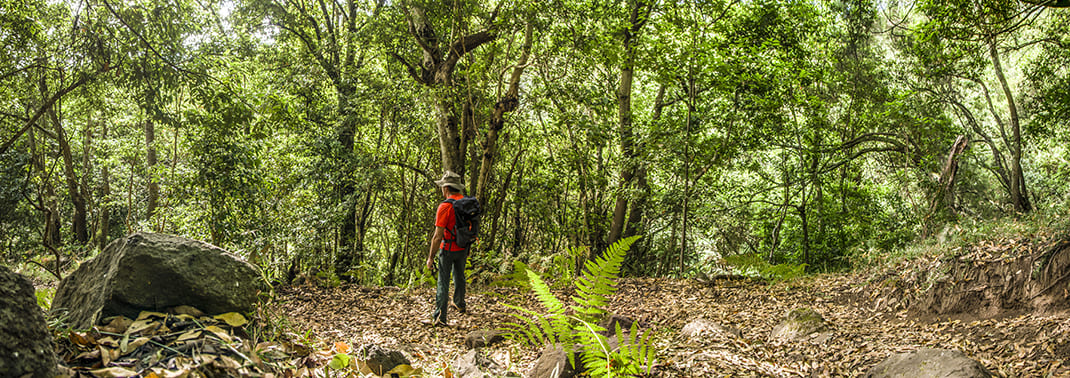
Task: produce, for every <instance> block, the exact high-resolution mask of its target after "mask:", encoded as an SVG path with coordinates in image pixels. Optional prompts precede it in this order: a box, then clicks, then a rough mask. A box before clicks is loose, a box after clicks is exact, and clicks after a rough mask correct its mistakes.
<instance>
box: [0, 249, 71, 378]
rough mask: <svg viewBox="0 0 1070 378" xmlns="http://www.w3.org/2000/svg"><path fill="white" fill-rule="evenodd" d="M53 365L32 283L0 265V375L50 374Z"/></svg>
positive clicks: (50, 341)
mask: <svg viewBox="0 0 1070 378" xmlns="http://www.w3.org/2000/svg"><path fill="white" fill-rule="evenodd" d="M57 366H58V365H57V360H56V352H55V350H53V349H52V336H51V335H50V334H49V333H48V327H46V326H45V316H44V313H43V312H42V311H41V307H39V306H37V297H36V296H35V295H34V291H33V285H32V284H30V281H28V280H27V279H26V278H25V277H23V276H21V275H19V274H17V273H14V272H12V271H11V270H10V269H8V268H7V267H4V266H2V265H0V376H2V377H23V376H30V377H52V376H55V375H56V374H58V371H57V369H56V367H57Z"/></svg>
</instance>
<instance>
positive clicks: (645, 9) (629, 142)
mask: <svg viewBox="0 0 1070 378" xmlns="http://www.w3.org/2000/svg"><path fill="white" fill-rule="evenodd" d="M652 7H653V3H652V2H651V3H649V4H648V3H646V2H644V1H643V0H636V1H635V2H634V3H632V8H631V12H630V16H629V18H628V21H629V25H630V27H629V28H628V29H627V30H626V31H625V32H624V56H623V62H622V63H621V73H620V86H619V87H618V88H617V113H618V116H619V127H620V149H621V157H622V160H623V161H624V164H623V167H622V168H621V172H620V193H618V194H617V195H618V196H617V201H616V204H615V205H614V206H613V221H612V223H610V227H609V243H610V244H612V243H615V242H617V240H618V239H620V237H621V234H622V233H623V231H624V223H625V221H626V215H627V211H628V200H629V198H630V193H629V188H630V187H631V186H632V179H633V178H634V177H635V174H636V169H637V161H636V160H638V154H637V153H636V151H635V144H636V143H635V132H634V130H633V129H632V81H633V79H634V77H635V58H636V55H637V48H638V45H639V41H638V40H639V32H640V31H641V30H642V28H643V25H645V24H646V21H647V19H648V17H649V15H650V11H651V10H652V9H651V8H652Z"/></svg>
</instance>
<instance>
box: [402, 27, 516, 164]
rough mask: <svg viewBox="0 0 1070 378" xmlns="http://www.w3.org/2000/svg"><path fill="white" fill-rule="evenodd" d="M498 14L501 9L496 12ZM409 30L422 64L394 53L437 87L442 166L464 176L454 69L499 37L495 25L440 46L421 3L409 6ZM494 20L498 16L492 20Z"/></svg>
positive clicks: (422, 79) (419, 79) (413, 72)
mask: <svg viewBox="0 0 1070 378" xmlns="http://www.w3.org/2000/svg"><path fill="white" fill-rule="evenodd" d="M494 15H495V16H496V15H497V12H495V13H494ZM407 22H408V30H409V34H410V35H411V36H412V37H413V39H414V40H415V41H416V44H417V45H418V46H419V47H420V51H421V54H422V55H421V57H422V59H421V61H420V64H418V65H413V64H410V63H409V62H408V61H407V60H405V58H403V57H402V56H401V55H400V54H398V53H396V52H391V53H390V55H391V56H393V57H394V59H395V60H397V61H398V62H400V63H401V64H402V65H404V66H405V69H406V71H407V72H408V73H409V76H410V77H412V79H413V80H415V81H416V82H417V83H420V84H423V85H425V86H427V87H430V88H433V89H435V90H436V92H437V93H438V95H437V98H436V99H435V104H434V106H435V113H436V123H437V125H436V128H437V131H438V139H439V152H440V155H441V158H442V168H443V169H444V170H450V171H453V172H455V173H457V174H459V175H461V176H462V177H464V176H465V150H464V149H463V147H464V145H463V144H462V143H461V132H462V131H463V130H459V126H460V124H461V122H460V120H459V118H460V116H459V115H458V114H457V113H458V109H457V105H458V104H462V105H463V102H462V101H461V100H460V98H462V97H463V96H461V95H460V90H459V88H457V86H456V85H455V83H454V82H453V72H454V70H455V69H456V67H457V63H458V62H459V61H460V59H461V58H462V57H463V56H464V55H465V54H467V53H469V52H471V51H473V50H475V49H476V48H478V47H479V46H482V45H483V44H486V43H488V42H492V41H494V40H495V39H497V38H498V35H497V34H496V31H495V30H493V29H488V30H482V31H478V32H475V33H472V34H468V35H464V36H461V37H460V38H458V39H456V40H454V41H453V42H451V43H449V44H448V45H447V46H440V44H441V43H442V41H441V40H440V39H439V37H438V34H437V33H436V31H435V28H434V26H433V25H432V24H431V22H430V21H429V20H428V19H427V13H426V11H425V10H424V9H422V8H420V7H412V8H410V9H409V14H408V17H407ZM489 24H492V25H493V24H494V17H493V16H492V18H491V19H490V20H489Z"/></svg>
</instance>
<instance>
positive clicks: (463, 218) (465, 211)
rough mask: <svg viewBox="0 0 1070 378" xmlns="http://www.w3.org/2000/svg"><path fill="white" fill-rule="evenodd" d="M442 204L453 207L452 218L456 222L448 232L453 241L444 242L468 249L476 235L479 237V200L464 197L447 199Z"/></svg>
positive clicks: (480, 211) (480, 213)
mask: <svg viewBox="0 0 1070 378" xmlns="http://www.w3.org/2000/svg"><path fill="white" fill-rule="evenodd" d="M442 202H447V203H449V204H451V205H453V217H454V219H455V220H456V222H454V224H453V229H452V230H450V233H451V234H453V237H454V239H452V240H449V239H447V240H446V241H447V242H450V243H453V244H454V245H457V246H460V247H461V248H464V249H468V247H470V246H472V243H474V242H475V241H476V235H479V217H480V216H481V215H483V210H482V209H480V207H479V200H478V199H476V197H468V196H465V197H462V198H461V199H458V200H455V199H452V198H447V199H446V200H445V201H442Z"/></svg>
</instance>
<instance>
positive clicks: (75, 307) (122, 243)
mask: <svg viewBox="0 0 1070 378" xmlns="http://www.w3.org/2000/svg"><path fill="white" fill-rule="evenodd" d="M266 287H267V286H266V285H265V284H264V282H263V280H262V279H261V278H260V274H259V273H258V272H257V270H256V268H255V267H253V266H252V265H250V264H249V263H246V262H244V261H242V260H241V259H240V258H238V257H237V256H234V255H232V254H230V253H227V252H226V251H224V250H223V249H220V248H219V247H216V246H213V245H211V244H208V243H205V242H201V241H196V240H190V239H186V238H183V237H178V236H171V235H165V234H153V233H141V232H139V233H135V234H131V235H129V236H127V237H125V238H121V239H116V240H115V241H113V242H111V244H108V246H107V248H105V249H104V251H103V252H101V253H100V255H98V256H97V257H95V258H93V259H92V260H89V261H87V262H85V263H83V264H82V265H81V266H79V267H78V269H77V270H75V271H74V273H72V274H71V275H70V276H68V277H67V278H64V279H63V281H62V282H60V284H59V288H58V289H57V290H56V298H55V300H54V301H53V302H52V308H53V310H55V309H60V308H62V309H66V310H67V311H68V312H69V321H70V325H71V326H72V327H74V328H76V329H85V328H89V327H91V326H93V325H94V324H96V322H97V321H99V320H100V319H101V318H105V317H108V316H112V315H122V316H126V317H128V318H136V317H137V315H138V314H139V313H140V312H141V311H164V310H165V309H167V308H168V307H175V306H182V305H188V306H194V307H196V308H198V309H200V310H202V311H204V312H206V313H208V314H222V313H227V312H249V311H252V310H253V305H254V304H255V303H256V299H257V293H258V292H259V291H261V290H264V289H265V288H266Z"/></svg>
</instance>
